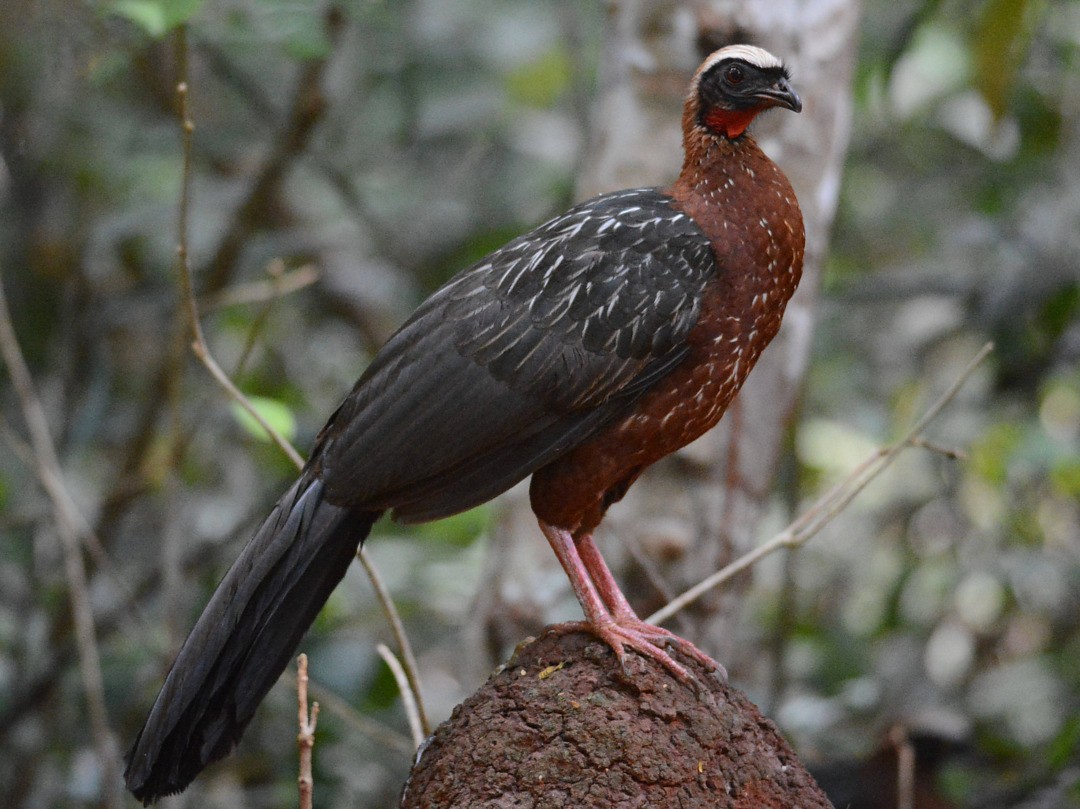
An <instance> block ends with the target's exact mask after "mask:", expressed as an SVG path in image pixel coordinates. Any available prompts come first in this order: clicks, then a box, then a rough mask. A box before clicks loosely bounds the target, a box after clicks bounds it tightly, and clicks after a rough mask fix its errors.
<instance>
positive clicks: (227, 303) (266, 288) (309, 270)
mask: <svg viewBox="0 0 1080 809" xmlns="http://www.w3.org/2000/svg"><path fill="white" fill-rule="evenodd" d="M269 272H270V274H271V277H270V278H268V279H266V280H264V281H251V282H249V283H246V284H236V285H235V286H231V287H227V288H226V289H223V290H221V292H218V293H216V294H213V295H208V296H206V297H204V298H203V300H202V301H201V303H200V306H201V308H202V310H203V311H204V312H214V311H217V310H218V309H227V308H229V307H231V306H247V305H250V304H253V303H271V302H273V301H276V300H277V299H278V298H283V297H285V296H286V295H291V294H292V293H294V292H299V291H300V290H301V289H304V288H306V287H309V286H311V285H312V284H314V283H315V282H317V281H318V280H319V276H320V273H319V269H318V267H316V266H315V265H314V264H304V265H303V266H301V267H297V268H296V269H295V270H288V271H286V272H282V273H280V274H279V275H276V276H275V275H274V273H273V270H272V269H271V270H270V271H269Z"/></svg>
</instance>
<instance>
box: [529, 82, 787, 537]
mask: <svg viewBox="0 0 1080 809" xmlns="http://www.w3.org/2000/svg"><path fill="white" fill-rule="evenodd" d="M699 75H700V73H699ZM760 111H761V110H760V109H754V110H752V111H751V112H752V113H753V114H756V113H758V112H760ZM699 115H700V109H699V102H698V97H697V95H696V94H694V93H691V94H690V96H689V97H688V98H687V102H686V106H685V110H684V113H683V133H684V135H683V148H684V151H685V159H684V162H683V168H682V172H681V173H680V175H679V178H678V180H677V181H676V182H675V184H674V185H673V186H672V187H671V188H670V189H669V190H668V193H669V194H670V195H671V196H672V197H673V198H674V199H675V201H676V205H677V206H678V207H679V208H680V209H681V210H683V211H684V212H686V213H687V214H688V215H689V216H690V217H691V218H692V219H693V221H694V222H695V223H696V224H697V226H698V227H699V228H701V230H702V231H703V232H704V234H705V235H706V236H707V237H708V239H709V242H710V243H711V245H712V250H713V254H714V256H715V258H716V263H717V265H718V266H719V267H721V268H723V272H721V273H718V274H717V275H715V276H713V277H712V278H711V279H709V281H708V282H707V283H706V285H705V289H704V292H703V294H702V300H701V314H700V316H699V318H698V321H697V324H696V325H695V326H694V328H693V329H692V330H691V331H690V333H689V335H688V337H687V340H688V342H689V343H690V346H691V349H690V354H689V356H688V357H687V358H686V359H685V360H684V361H683V363H682V364H680V365H679V366H678V367H677V368H675V369H674V370H673V371H672V372H671V373H670V374H668V375H667V376H666V377H664V379H662V380H661V381H660V382H659V383H658V384H657V385H656V386H655V387H653V388H652V389H651V390H649V391H648V392H647V393H646V394H645V395H644V396H643V397H642V398H641V400H640V401H639V402H638V404H637V406H636V407H635V408H634V410H633V412H631V413H629V414H628V415H626V416H624V417H623V418H622V419H620V420H619V421H617V422H615V423H614V424H612V425H610V426H609V427H607V428H606V429H605V430H604V431H603V432H601V433H600V434H599V435H597V436H595V437H594V438H592V439H590V440H589V441H587V442H585V443H583V444H580V445H578V446H577V447H575V448H574V449H573V450H571V451H570V452H569V453H567V454H566V455H564V456H562V457H561V458H559V459H557V460H555V461H554V462H552V463H550V464H548V465H547V466H545V467H543V468H542V469H540V470H538V471H537V472H535V473H534V474H533V478H532V484H531V488H530V497H531V502H532V507H533V510H534V511H535V512H536V515H537V517H539V518H540V519H541V520H542V521H544V522H546V523H548V524H550V525H553V526H556V527H558V528H562V529H565V530H568V531H570V532H571V533H572V534H574V536H575V537H580V536H583V535H585V534H588V533H590V532H592V531H593V529H595V528H596V526H597V525H599V524H600V521H601V519H602V518H603V515H604V512H605V511H606V509H607V507H608V506H610V505H611V504H612V503H614V502H616V501H617V500H619V499H620V498H621V497H622V495H623V494H624V493H625V492H626V490H627V488H629V486H630V485H631V484H632V483H633V482H634V480H635V479H636V478H637V476H638V475H639V474H640V473H641V471H642V470H643V469H644V468H645V467H647V466H649V465H650V464H652V463H655V462H656V461H658V460H659V459H660V458H663V457H664V456H666V455H668V454H670V453H671V452H674V451H675V450H677V449H679V448H680V447H683V446H685V445H686V444H688V443H690V442H691V441H693V440H694V439H696V438H698V437H699V436H701V435H702V434H703V433H704V432H705V431H706V430H709V429H710V428H712V427H713V426H715V425H716V423H717V422H718V421H719V420H720V417H721V416H723V414H724V411H725V410H726V409H727V406H728V405H729V404H730V402H731V400H732V398H733V397H734V396H735V394H736V393H737V392H738V390H739V388H740V387H741V386H742V383H743V381H744V380H745V379H746V376H747V374H748V373H749V372H750V369H751V368H753V366H754V363H756V362H757V358H758V356H759V355H760V353H761V351H762V350H763V349H764V348H765V346H766V345H768V344H769V341H770V340H772V338H773V337H774V336H775V335H776V332H777V330H778V329H779V328H780V321H781V318H782V317H783V314H784V308H785V307H786V306H787V302H788V300H789V299H790V298H791V296H792V294H793V293H794V292H795V288H796V286H797V285H798V283H799V279H800V277H801V276H802V262H803V247H804V233H803V221H802V214H801V212H800V210H799V205H798V202H797V201H796V199H795V192H794V191H793V190H792V188H791V184H790V183H789V182H788V180H787V178H786V177H785V176H784V174H783V172H781V171H780V169H779V168H778V167H777V166H776V164H775V163H773V162H772V160H770V159H769V158H768V157H767V156H766V155H765V153H764V152H762V151H761V148H760V147H759V146H758V145H757V143H756V142H755V141H754V139H753V138H752V137H750V136H749V135H742V136H741V137H737V138H735V139H729V138H727V137H717V135H716V134H715V133H713V132H709V131H708V130H706V129H705V128H704V127H703V126H701V125H700V124H699V123H698V118H699ZM741 115H742V116H743V117H747V116H748V113H746V112H742V113H741ZM749 117H752V115H749ZM747 120H748V118H747Z"/></svg>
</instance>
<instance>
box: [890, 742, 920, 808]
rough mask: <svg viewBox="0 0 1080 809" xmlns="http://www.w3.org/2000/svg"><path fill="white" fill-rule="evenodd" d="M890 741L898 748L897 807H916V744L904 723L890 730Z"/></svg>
mask: <svg viewBox="0 0 1080 809" xmlns="http://www.w3.org/2000/svg"><path fill="white" fill-rule="evenodd" d="M889 741H890V742H891V743H892V745H893V747H894V748H896V809H915V746H914V745H913V744H912V743H911V739H909V738H908V734H907V729H906V728H905V727H904V726H903V725H896V726H894V727H893V728H892V729H891V730H890V731H889Z"/></svg>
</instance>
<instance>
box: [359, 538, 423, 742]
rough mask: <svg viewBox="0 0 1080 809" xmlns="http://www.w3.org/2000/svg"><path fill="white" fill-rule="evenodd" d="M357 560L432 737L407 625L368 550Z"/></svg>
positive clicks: (419, 712) (417, 708)
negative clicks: (380, 606) (373, 589)
mask: <svg viewBox="0 0 1080 809" xmlns="http://www.w3.org/2000/svg"><path fill="white" fill-rule="evenodd" d="M356 558H357V559H359V560H360V564H362V565H363V566H364V570H365V571H367V574H368V578H369V579H370V580H371V586H372V587H374V588H375V597H376V598H377V599H378V600H379V604H380V605H382V609H383V613H384V614H385V615H386V620H387V621H388V622H389V623H390V631H391V632H393V633H394V640H396V641H397V644H398V650H399V651H400V652H401V659H402V660H403V661H404V665H405V673H406V675H407V676H408V681H409V688H410V690H411V691H412V692H413V693H412V698H413V700H414V701H415V703H416V712H417V715H418V716H419V718H420V728H421V729H422V730H423V731H424V736H425V737H426V736H429V735H431V723H430V722H429V721H428V716H427V710H426V709H425V708H424V698H423V694H424V692H423V690H422V689H421V688H420V667H419V666H418V665H417V663H416V656H415V655H414V654H413V650H412V644H411V643H410V642H409V636H408V635H407V634H406V633H405V625H404V624H403V623H402V622H401V615H400V614H398V611H397V607H395V606H394V599H393V598H392V597H391V595H390V591H389V590H388V589H387V588H386V584H385V583H384V582H383V578H382V575H381V574H380V573H379V571H378V569H377V568H376V567H375V565H374V563H373V562H372V561H371V557H370V556H369V555H368V552H367V548H365V547H363V546H360V549H359V550H358V551H357V552H356Z"/></svg>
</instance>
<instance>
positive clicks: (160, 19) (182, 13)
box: [106, 0, 204, 39]
mask: <svg viewBox="0 0 1080 809" xmlns="http://www.w3.org/2000/svg"><path fill="white" fill-rule="evenodd" d="M203 2H204V0H114V2H112V3H111V4H110V5H109V6H108V8H107V9H106V13H109V14H115V15H116V16H118V17H124V18H126V19H128V20H131V22H133V23H135V24H136V25H137V26H139V27H140V28H142V29H143V30H144V31H145V32H146V33H147V34H149V35H150V36H151V37H153V38H154V39H160V38H161V37H163V36H165V34H167V33H168V32H169V31H171V30H172V29H173V28H175V27H176V26H178V25H181V24H182V23H186V22H187V21H188V20H190V19H191V18H192V17H194V16H195V13H196V12H197V11H198V10H199V7H200V6H202V4H203Z"/></svg>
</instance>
